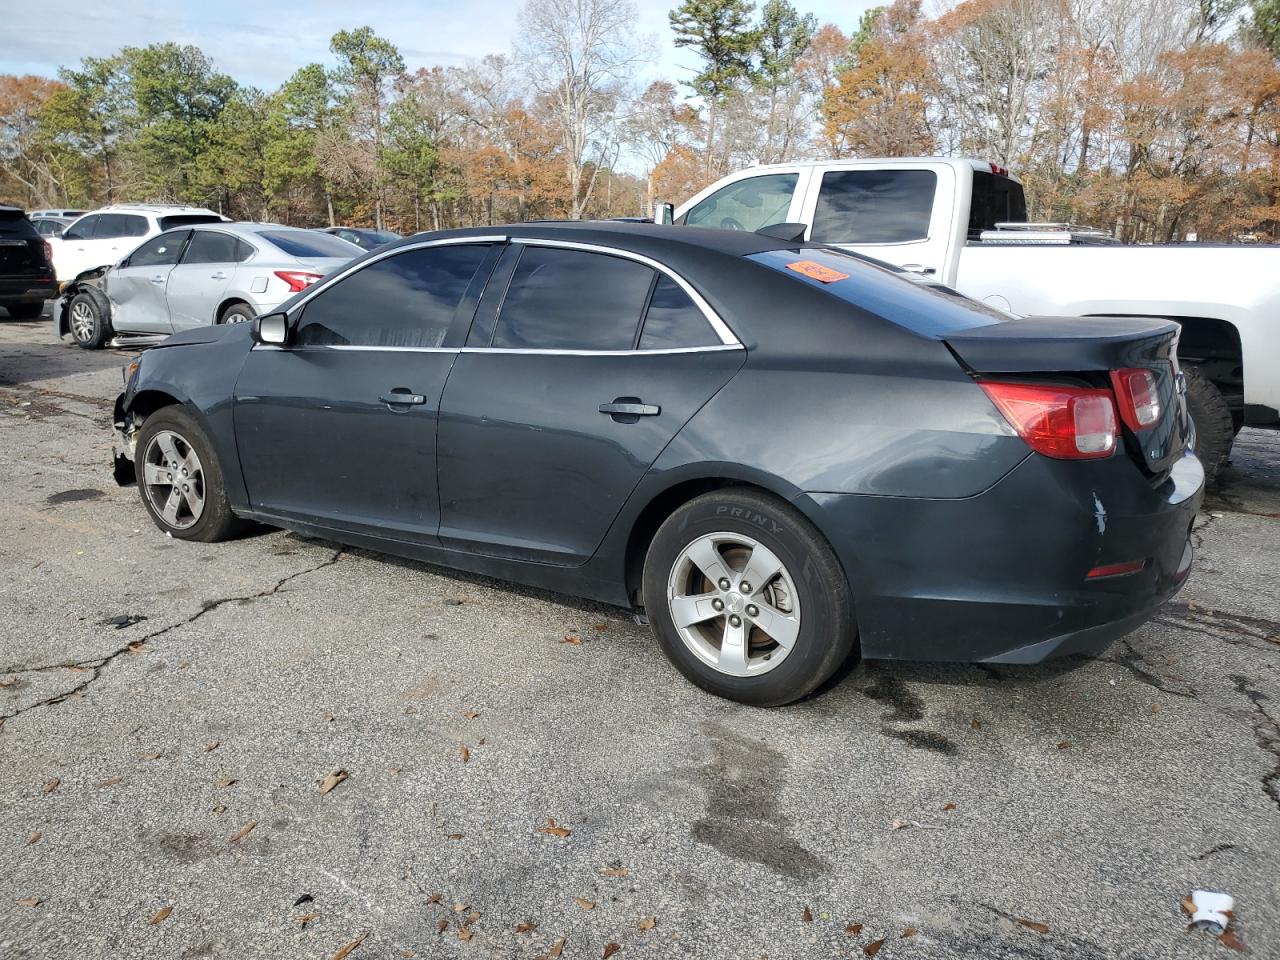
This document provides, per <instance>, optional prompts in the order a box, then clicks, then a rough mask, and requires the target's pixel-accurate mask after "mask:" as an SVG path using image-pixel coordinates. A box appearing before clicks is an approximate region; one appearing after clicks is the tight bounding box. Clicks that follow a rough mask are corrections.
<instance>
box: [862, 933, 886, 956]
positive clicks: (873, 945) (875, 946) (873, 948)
mask: <svg viewBox="0 0 1280 960" xmlns="http://www.w3.org/2000/svg"><path fill="white" fill-rule="evenodd" d="M883 946H884V937H881V938H880V939H879V940H872V941H871V942H870V943H868V944H867V945H866V946H865V947H863V948H862V952H863V953H865V954H866V955H867V956H868V957H874V956H875V955H876V954H877V953H879V952H880V948H881V947H883Z"/></svg>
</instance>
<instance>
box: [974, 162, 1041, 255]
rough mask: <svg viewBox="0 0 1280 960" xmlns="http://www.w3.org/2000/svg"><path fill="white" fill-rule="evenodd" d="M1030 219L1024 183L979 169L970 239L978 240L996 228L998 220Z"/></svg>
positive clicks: (975, 178)
mask: <svg viewBox="0 0 1280 960" xmlns="http://www.w3.org/2000/svg"><path fill="white" fill-rule="evenodd" d="M1026 222H1027V198H1026V195H1025V194H1024V193H1023V192H1022V184H1020V183H1018V182H1017V181H1016V180H1010V179H1009V178H1008V177H999V176H996V175H995V174H994V173H984V172H983V171H981V170H975V171H974V173H973V202H972V203H971V204H970V206H969V239H970V240H977V239H978V238H979V237H980V236H981V235H982V231H983V230H994V229H995V226H996V224H997V223H1026Z"/></svg>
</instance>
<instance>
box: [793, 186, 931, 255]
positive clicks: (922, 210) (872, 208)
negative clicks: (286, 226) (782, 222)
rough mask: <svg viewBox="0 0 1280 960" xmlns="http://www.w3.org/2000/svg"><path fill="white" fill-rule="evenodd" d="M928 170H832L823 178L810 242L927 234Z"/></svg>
mask: <svg viewBox="0 0 1280 960" xmlns="http://www.w3.org/2000/svg"><path fill="white" fill-rule="evenodd" d="M937 187H938V175H937V174H936V173H934V172H933V171H932V170H837V171H834V172H831V173H825V174H823V176H822V189H821V190H820V191H819V192H818V206H817V209H815V210H814V212H813V233H812V237H813V241H814V242H815V243H909V242H910V241H912V240H927V239H928V238H929V220H930V218H931V217H932V216H933V195H934V193H935V191H936V190H937Z"/></svg>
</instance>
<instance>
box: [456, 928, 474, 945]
mask: <svg viewBox="0 0 1280 960" xmlns="http://www.w3.org/2000/svg"><path fill="white" fill-rule="evenodd" d="M458 939H459V940H461V941H462V942H463V943H466V942H467V941H468V940H470V939H471V931H470V930H469V929H468V928H467V927H459V928H458Z"/></svg>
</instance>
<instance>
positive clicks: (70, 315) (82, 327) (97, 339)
mask: <svg viewBox="0 0 1280 960" xmlns="http://www.w3.org/2000/svg"><path fill="white" fill-rule="evenodd" d="M67 326H68V327H70V328H71V337H72V339H74V340H75V342H76V343H78V344H79V345H80V346H82V347H84V349H86V350H97V349H98V348H99V347H102V346H105V345H106V343H107V341H108V340H110V339H111V338H112V336H114V333H113V331H112V329H111V320H110V319H109V318H108V317H107V311H106V310H105V309H104V307H103V305H102V303H101V302H100V301H99V300H98V298H97V297H95V296H93V295H92V294H89V293H77V294H76V295H75V296H74V297H72V298H71V303H69V304H68V305H67Z"/></svg>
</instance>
